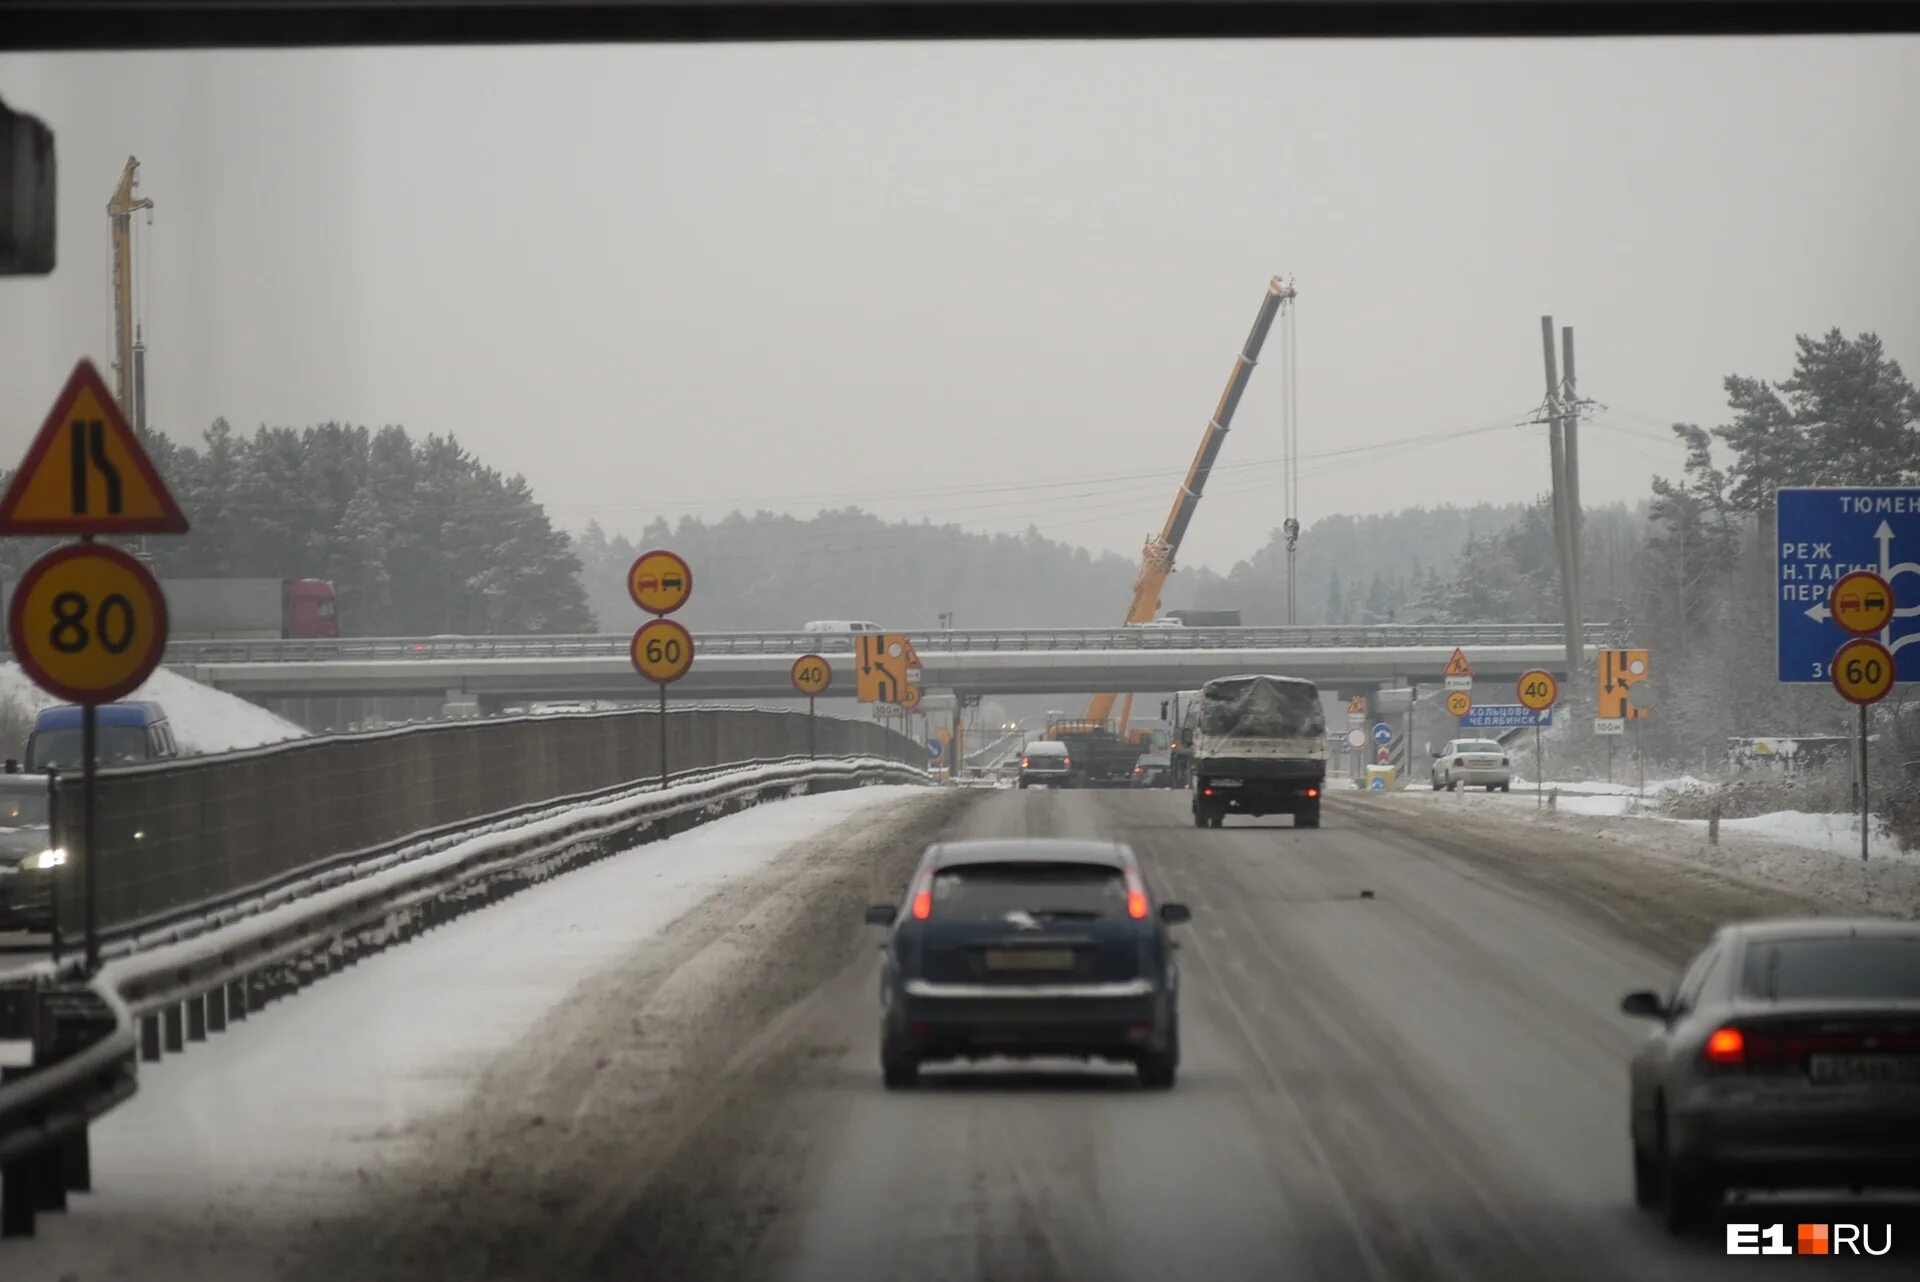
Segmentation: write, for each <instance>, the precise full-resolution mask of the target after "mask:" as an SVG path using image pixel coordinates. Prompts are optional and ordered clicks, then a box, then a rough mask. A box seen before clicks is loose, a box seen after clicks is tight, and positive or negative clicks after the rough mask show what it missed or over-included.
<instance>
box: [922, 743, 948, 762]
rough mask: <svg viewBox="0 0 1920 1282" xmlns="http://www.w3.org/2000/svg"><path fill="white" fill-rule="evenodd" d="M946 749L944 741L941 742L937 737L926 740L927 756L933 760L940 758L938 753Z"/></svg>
mask: <svg viewBox="0 0 1920 1282" xmlns="http://www.w3.org/2000/svg"><path fill="white" fill-rule="evenodd" d="M946 750H947V745H946V744H944V743H941V742H940V741H939V740H938V739H929V740H927V756H928V757H930V758H932V759H933V760H935V761H938V760H939V759H940V755H941V754H942V753H944V752H945V751H946Z"/></svg>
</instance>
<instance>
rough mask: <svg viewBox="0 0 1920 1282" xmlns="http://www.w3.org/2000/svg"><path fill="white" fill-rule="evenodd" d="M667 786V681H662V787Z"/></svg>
mask: <svg viewBox="0 0 1920 1282" xmlns="http://www.w3.org/2000/svg"><path fill="white" fill-rule="evenodd" d="M666 786H667V683H666V682H664V681H662V682H661V683H660V787H661V789H662V790H664V789H665V788H666Z"/></svg>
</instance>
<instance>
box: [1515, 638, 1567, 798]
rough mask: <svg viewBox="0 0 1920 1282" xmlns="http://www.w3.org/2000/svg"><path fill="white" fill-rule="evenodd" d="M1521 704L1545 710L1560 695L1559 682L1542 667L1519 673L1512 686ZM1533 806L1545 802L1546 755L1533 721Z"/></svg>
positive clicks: (1537, 726)
mask: <svg viewBox="0 0 1920 1282" xmlns="http://www.w3.org/2000/svg"><path fill="white" fill-rule="evenodd" d="M1514 693H1515V694H1516V695H1517V696H1518V697H1519V700H1520V703H1521V706H1523V707H1525V708H1528V709H1530V710H1532V711H1534V712H1546V711H1548V710H1549V709H1551V708H1552V707H1553V704H1554V701H1555V700H1556V699H1558V698H1559V697H1560V683H1559V682H1558V681H1556V680H1555V679H1554V676H1553V674H1552V673H1551V672H1548V671H1546V670H1545V669H1544V668H1535V669H1533V670H1532V671H1530V672H1523V673H1521V674H1520V680H1519V682H1518V683H1517V684H1516V685H1515V686H1514ZM1533 775H1534V779H1533V807H1534V809H1536V810H1538V809H1539V808H1540V807H1541V806H1542V805H1543V804H1545V803H1544V802H1543V800H1542V797H1541V788H1542V782H1541V781H1542V780H1544V779H1545V778H1546V777H1547V755H1546V751H1545V749H1543V748H1542V747H1541V746H1540V723H1539V722H1538V721H1536V722H1534V723H1533Z"/></svg>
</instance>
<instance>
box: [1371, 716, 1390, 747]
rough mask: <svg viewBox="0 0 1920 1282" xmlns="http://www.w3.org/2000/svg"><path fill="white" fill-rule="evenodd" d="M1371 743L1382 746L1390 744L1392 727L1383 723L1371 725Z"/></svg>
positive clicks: (1378, 722) (1377, 722)
mask: <svg viewBox="0 0 1920 1282" xmlns="http://www.w3.org/2000/svg"><path fill="white" fill-rule="evenodd" d="M1373 741H1374V742H1375V743H1378V744H1383V745H1384V744H1389V743H1392V742H1393V727H1392V726H1390V725H1388V724H1387V723H1386V722H1384V721H1376V722H1374V723H1373Z"/></svg>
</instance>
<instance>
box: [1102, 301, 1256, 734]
mask: <svg viewBox="0 0 1920 1282" xmlns="http://www.w3.org/2000/svg"><path fill="white" fill-rule="evenodd" d="M1293 298H1294V288H1293V283H1292V282H1291V281H1283V280H1281V279H1280V278H1279V277H1278V276H1275V277H1274V278H1273V279H1272V280H1270V281H1268V282H1267V296H1266V297H1265V298H1264V299H1262V300H1261V301H1260V313H1259V315H1257V316H1255V317H1254V319H1253V330H1252V332H1251V333H1249V334H1248V335H1247V342H1246V346H1245V347H1243V348H1242V349H1241V350H1240V354H1239V355H1238V356H1236V357H1235V358H1234V361H1233V373H1232V374H1231V375H1229V376H1228V378H1227V390H1226V391H1225V392H1223V393H1221V395H1220V404H1219V405H1217V406H1215V407H1214V411H1213V417H1212V418H1211V419H1209V420H1208V421H1207V426H1206V430H1205V431H1204V432H1203V433H1202V435H1201V437H1200V449H1199V451H1198V452H1197V453H1195V454H1194V456H1193V463H1192V465H1191V466H1190V467H1188V468H1187V475H1186V479H1185V480H1183V481H1181V482H1180V490H1179V492H1178V493H1177V494H1175V495H1174V498H1173V510H1172V511H1170V512H1168V513H1167V523H1166V525H1165V526H1164V527H1162V529H1161V531H1160V533H1159V534H1157V535H1154V536H1152V537H1151V538H1149V539H1148V540H1147V543H1146V547H1145V548H1144V549H1143V550H1142V553H1141V558H1140V574H1139V577H1137V578H1136V579H1135V580H1134V581H1133V603H1132V604H1131V605H1129V606H1128V607H1127V618H1126V622H1127V623H1128V624H1136V623H1145V622H1147V621H1148V620H1149V619H1152V618H1153V617H1154V616H1155V615H1156V614H1158V613H1159V611H1160V592H1161V589H1163V588H1165V587H1166V585H1167V577H1168V576H1169V575H1171V574H1172V573H1173V559H1174V556H1175V555H1176V554H1177V553H1178V552H1179V551H1180V541H1181V539H1183V538H1185V537H1186V533H1187V526H1188V525H1189V524H1191V523H1192V521H1193V513H1194V509H1196V508H1198V507H1199V506H1200V492H1201V491H1202V490H1204V489H1205V488H1206V485H1207V476H1208V474H1209V473H1211V472H1212V471H1213V464H1214V460H1216V459H1217V458H1219V457H1220V447H1221V446H1222V445H1223V444H1225V443H1226V439H1227V429H1228V428H1229V427H1230V426H1231V425H1232V423H1233V412H1234V410H1236V409H1238V408H1239V406H1240V397H1241V395H1242V394H1243V393H1244V392H1245V391H1246V390H1247V380H1248V378H1250V377H1251V376H1252V374H1253V367H1254V366H1255V365H1256V364H1258V363H1259V361H1260V348H1261V347H1262V346H1263V345H1264V344H1265V343H1266V341H1267V331H1268V330H1270V329H1272V328H1273V322H1274V318H1275V317H1276V316H1278V315H1279V314H1280V309H1281V308H1282V307H1283V306H1285V305H1286V304H1288V303H1290V302H1292V301H1293ZM1116 698H1118V696H1117V695H1113V694H1096V695H1095V696H1093V700H1092V702H1090V703H1088V704H1087V715H1086V721H1087V722H1088V723H1089V724H1090V725H1094V726H1105V725H1106V724H1107V721H1108V719H1109V718H1111V717H1112V716H1113V703H1114V700H1115V699H1116ZM1132 712H1133V696H1132V695H1128V696H1127V702H1126V705H1125V707H1124V709H1123V710H1122V711H1121V714H1120V734H1119V737H1120V738H1121V739H1123V740H1124V739H1125V737H1126V733H1127V720H1128V718H1129V717H1130V716H1131V715H1132Z"/></svg>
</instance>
